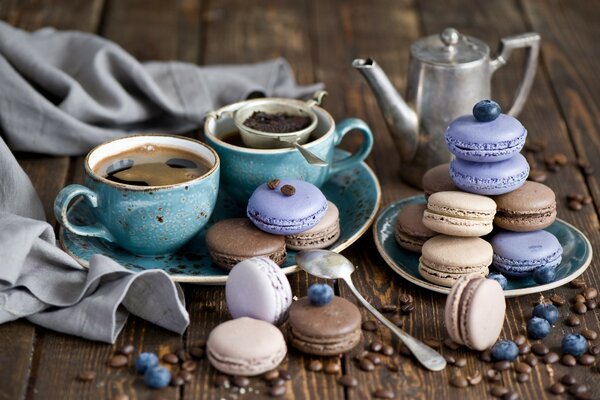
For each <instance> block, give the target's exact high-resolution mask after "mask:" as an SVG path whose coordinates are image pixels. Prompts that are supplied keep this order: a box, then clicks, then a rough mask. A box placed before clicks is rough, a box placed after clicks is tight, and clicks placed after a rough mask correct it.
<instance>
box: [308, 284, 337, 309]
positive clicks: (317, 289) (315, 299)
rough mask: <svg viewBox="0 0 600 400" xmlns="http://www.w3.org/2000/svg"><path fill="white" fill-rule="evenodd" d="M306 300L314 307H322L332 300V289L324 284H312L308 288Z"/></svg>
mask: <svg viewBox="0 0 600 400" xmlns="http://www.w3.org/2000/svg"><path fill="white" fill-rule="evenodd" d="M308 300H310V303H311V304H312V305H314V306H324V305H327V304H329V303H331V300H333V288H332V287H331V286H329V285H327V284H325V283H314V284H312V285H310V287H309V288H308Z"/></svg>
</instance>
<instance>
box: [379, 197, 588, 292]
mask: <svg viewBox="0 0 600 400" xmlns="http://www.w3.org/2000/svg"><path fill="white" fill-rule="evenodd" d="M409 204H425V197H424V196H423V195H419V196H413V197H408V198H406V199H401V200H398V201H396V202H394V203H392V204H390V205H389V206H387V207H386V208H385V209H383V210H382V211H381V213H380V214H379V216H378V217H377V221H375V224H374V225H373V236H374V238H375V244H376V245H377V250H379V253H380V254H381V256H382V257H383V259H384V260H385V261H386V262H387V264H388V265H389V266H390V267H391V268H392V269H393V270H394V271H395V272H397V273H398V274H399V275H400V276H402V277H403V278H405V279H406V280H408V281H409V282H412V283H414V284H415V285H418V286H421V287H424V288H426V289H429V290H433V291H434V292H439V293H449V292H450V288H448V287H444V286H439V285H436V284H433V283H431V282H428V281H426V280H425V279H423V278H422V277H421V275H420V274H419V270H418V268H419V256H420V254H419V253H413V252H412V251H408V250H405V249H403V248H402V247H400V246H399V245H398V244H397V243H396V239H395V238H394V229H395V227H396V217H397V215H398V212H400V210H402V208H403V207H406V206H407V205H409ZM546 230H547V231H548V232H550V233H552V234H554V235H555V236H556V237H557V238H558V241H559V242H560V244H561V245H562V248H563V257H562V262H561V263H560V265H559V266H558V268H557V271H556V280H555V281H554V282H551V283H547V284H545V285H540V284H537V283H535V282H534V281H533V279H531V278H523V279H514V278H513V279H510V278H509V279H508V287H507V288H506V289H505V290H504V295H505V296H506V297H516V296H523V295H526V294H530V293H539V292H542V291H544V290H549V289H553V288H556V287H558V286H562V285H564V284H565V283H568V282H570V281H572V280H573V279H575V278H576V277H577V276H579V275H580V274H581V273H583V271H585V270H586V268H587V267H588V266H589V265H590V262H591V260H592V246H591V245H590V242H589V240H588V239H587V238H586V237H585V235H584V234H583V233H582V232H581V231H580V230H579V229H577V228H575V227H574V226H573V225H571V224H568V223H566V222H565V221H562V220H560V219H557V220H556V221H555V222H554V223H553V224H552V225H550V226H549V227H548V228H546Z"/></svg>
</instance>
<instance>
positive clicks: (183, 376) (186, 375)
mask: <svg viewBox="0 0 600 400" xmlns="http://www.w3.org/2000/svg"><path fill="white" fill-rule="evenodd" d="M177 376H179V377H180V378H181V379H183V381H184V382H186V383H188V382H191V381H192V377H193V376H192V373H191V372H190V371H185V370H181V371H179V373H177Z"/></svg>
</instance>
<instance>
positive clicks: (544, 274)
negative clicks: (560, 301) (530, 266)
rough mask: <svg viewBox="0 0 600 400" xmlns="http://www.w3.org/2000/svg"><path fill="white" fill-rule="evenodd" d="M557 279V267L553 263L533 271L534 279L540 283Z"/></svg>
mask: <svg viewBox="0 0 600 400" xmlns="http://www.w3.org/2000/svg"><path fill="white" fill-rule="evenodd" d="M555 279H556V268H555V267H554V266H553V265H544V266H541V267H538V268H536V269H535V271H533V280H534V281H535V282H536V283H539V284H540V285H543V284H545V283H550V282H554V280H555Z"/></svg>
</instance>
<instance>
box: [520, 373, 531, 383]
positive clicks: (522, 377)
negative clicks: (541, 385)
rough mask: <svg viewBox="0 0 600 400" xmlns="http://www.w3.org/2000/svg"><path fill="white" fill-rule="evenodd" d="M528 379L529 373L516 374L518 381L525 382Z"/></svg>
mask: <svg viewBox="0 0 600 400" xmlns="http://www.w3.org/2000/svg"><path fill="white" fill-rule="evenodd" d="M528 380H529V374H526V373H522V374H518V375H517V381H518V382H519V383H523V382H527V381H528Z"/></svg>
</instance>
